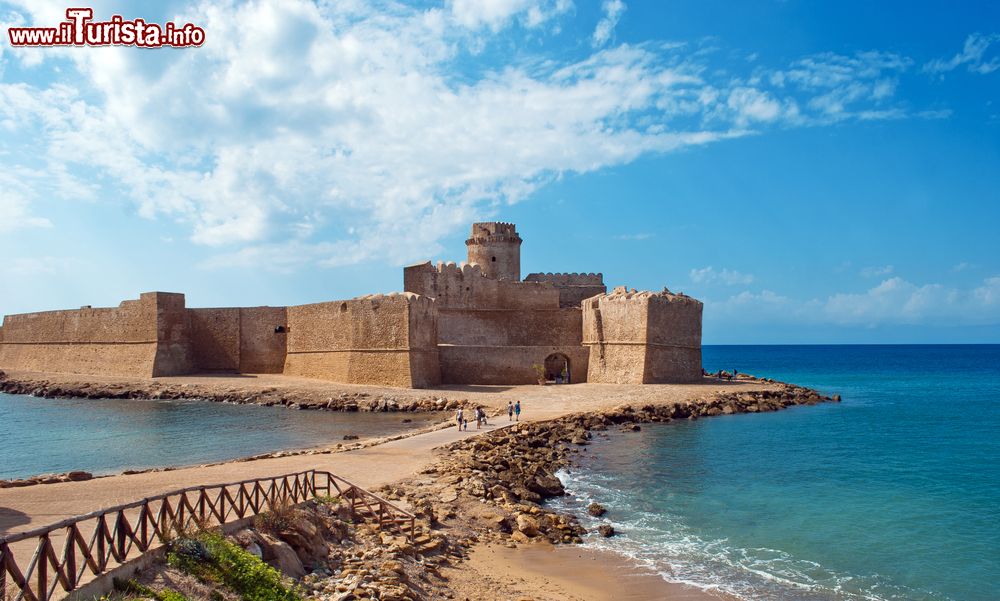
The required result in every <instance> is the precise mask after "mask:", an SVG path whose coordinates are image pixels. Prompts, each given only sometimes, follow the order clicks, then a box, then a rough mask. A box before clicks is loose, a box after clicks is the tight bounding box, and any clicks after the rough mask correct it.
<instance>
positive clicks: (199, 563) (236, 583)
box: [160, 532, 301, 601]
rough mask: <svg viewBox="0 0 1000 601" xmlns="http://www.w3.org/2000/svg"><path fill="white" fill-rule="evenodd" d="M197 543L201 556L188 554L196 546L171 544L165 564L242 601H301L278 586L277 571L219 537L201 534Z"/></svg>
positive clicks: (195, 553) (293, 591)
mask: <svg viewBox="0 0 1000 601" xmlns="http://www.w3.org/2000/svg"><path fill="white" fill-rule="evenodd" d="M179 542H180V541H178V543H179ZM197 542H198V543H200V544H201V546H203V547H204V550H205V553H204V556H203V555H202V554H201V553H200V552H191V551H194V550H195V549H198V545H192V544H190V543H184V544H177V543H175V544H174V545H173V548H172V549H171V550H170V551H169V552H168V553H167V563H169V564H170V565H171V566H172V567H175V568H177V569H179V570H181V571H183V572H187V573H188V574H191V575H192V576H195V577H196V578H198V579H200V580H202V581H207V582H212V583H215V584H220V585H224V586H226V587H228V588H230V589H232V590H234V591H235V592H236V593H238V594H239V595H240V597H242V598H243V600H244V601H301V597H300V596H299V594H298V593H297V592H296V591H295V590H294V589H289V588H287V587H285V585H284V584H282V582H281V573H280V572H278V570H276V569H274V568H272V567H271V566H269V565H267V564H266V563H264V562H263V561H261V560H260V559H259V558H257V557H256V556H255V555H253V554H251V553H248V552H247V551H245V550H243V549H242V548H241V547H240V546H238V545H234V544H233V543H231V542H229V541H228V540H226V538H225V537H224V536H222V535H221V534H218V533H214V532H205V533H202V534H200V535H198V539H197ZM160 601H182V600H180V599H162V600H160Z"/></svg>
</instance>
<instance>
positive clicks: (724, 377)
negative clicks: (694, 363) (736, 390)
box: [701, 367, 740, 380]
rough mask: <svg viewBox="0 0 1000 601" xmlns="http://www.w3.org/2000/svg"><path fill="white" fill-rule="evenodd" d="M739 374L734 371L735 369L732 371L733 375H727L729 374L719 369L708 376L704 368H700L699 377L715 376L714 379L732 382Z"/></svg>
mask: <svg viewBox="0 0 1000 601" xmlns="http://www.w3.org/2000/svg"><path fill="white" fill-rule="evenodd" d="M739 373H740V372H738V371H736V370H735V369H733V373H729V372H726V371H723V370H721V369H720V370H719V371H717V372H716V373H714V374H710V373H708V372H707V371H705V368H704V367H703V368H701V375H703V376H715V377H716V378H719V379H720V380H732V379H733V378H735V377H736V376H737V375H739Z"/></svg>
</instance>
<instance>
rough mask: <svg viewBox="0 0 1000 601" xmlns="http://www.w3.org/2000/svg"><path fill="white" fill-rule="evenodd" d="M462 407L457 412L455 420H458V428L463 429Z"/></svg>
mask: <svg viewBox="0 0 1000 601" xmlns="http://www.w3.org/2000/svg"><path fill="white" fill-rule="evenodd" d="M462 417H463V416H462V408H461V407H459V408H458V411H456V412H455V421H457V422H458V429H459V430H461V429H462Z"/></svg>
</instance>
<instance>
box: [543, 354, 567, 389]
mask: <svg viewBox="0 0 1000 601" xmlns="http://www.w3.org/2000/svg"><path fill="white" fill-rule="evenodd" d="M545 379H546V380H552V381H555V382H558V383H561V384H569V383H570V382H571V381H572V379H571V374H570V371H569V357H567V356H566V355H564V354H562V353H552V354H551V355H549V356H548V357H546V358H545Z"/></svg>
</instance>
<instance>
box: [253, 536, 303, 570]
mask: <svg viewBox="0 0 1000 601" xmlns="http://www.w3.org/2000/svg"><path fill="white" fill-rule="evenodd" d="M261 542H262V544H261V550H262V551H263V559H264V561H266V562H267V563H269V564H270V565H272V566H274V567H275V568H277V569H278V570H279V571H280V572H281V573H282V574H284V575H286V576H288V577H289V578H294V579H296V580H297V579H299V578H302V577H303V576H305V575H306V569H305V568H304V567H303V566H302V560H300V559H299V556H298V555H297V554H296V553H295V550H294V549H292V547H291V545H289V544H288V543H286V542H284V541H282V540H279V539H277V538H274V537H273V536H270V535H268V534H263V535H261Z"/></svg>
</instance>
